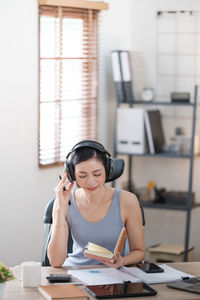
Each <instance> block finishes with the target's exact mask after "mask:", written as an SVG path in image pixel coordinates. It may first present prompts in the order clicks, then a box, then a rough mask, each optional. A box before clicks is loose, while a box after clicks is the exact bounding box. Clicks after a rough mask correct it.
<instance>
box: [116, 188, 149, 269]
mask: <svg viewBox="0 0 200 300" xmlns="http://www.w3.org/2000/svg"><path fill="white" fill-rule="evenodd" d="M120 202H121V213H122V218H123V216H124V218H125V227H126V230H127V235H128V241H129V247H130V252H129V254H127V255H126V256H124V257H123V265H130V264H136V263H138V262H140V261H142V260H143V259H144V257H145V243H144V230H143V222H142V212H141V208H140V204H139V201H138V199H137V197H136V196H135V195H134V194H132V193H129V192H127V191H122V192H121V201H120Z"/></svg>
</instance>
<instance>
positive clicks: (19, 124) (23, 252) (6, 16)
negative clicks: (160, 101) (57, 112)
mask: <svg viewBox="0 0 200 300" xmlns="http://www.w3.org/2000/svg"><path fill="white" fill-rule="evenodd" d="M108 2H109V3H110V9H109V11H108V12H105V13H104V19H105V23H104V29H105V30H104V36H103V37H102V40H103V48H102V49H103V57H104V65H105V70H104V75H105V77H104V80H103V82H104V83H105V87H104V90H105V92H104V95H105V97H104V98H102V99H101V101H102V103H101V104H100V108H101V109H100V111H101V120H100V122H102V124H106V126H105V125H104V126H102V127H101V132H100V138H101V140H104V141H105V142H106V141H107V146H108V149H109V150H110V151H112V149H113V132H114V131H113V129H114V116H115V115H114V111H115V105H116V100H115V94H114V89H113V83H112V79H111V66H110V57H109V55H110V51H111V50H113V49H128V50H134V51H143V52H144V56H145V62H146V65H147V70H148V78H149V82H150V83H151V84H152V85H153V84H154V82H155V53H154V51H155V11H156V10H157V9H161V8H162V9H199V10H200V3H199V1H198V0H190V1H187V0H185V1H178V0H171V1H169V0H168V1H166V0H163V1H161V0H151V1H149V0H123V1H120V0H110V1H108ZM37 22H38V20H37V1H36V0H29V1H27V0H10V1H9V0H8V1H0V28H1V29H0V31H1V35H0V36H1V47H0V82H1V84H0V104H1V105H0V107H1V109H0V124H1V126H0V141H1V148H0V149H1V152H0V153H1V155H0V182H1V198H0V260H2V261H3V262H4V263H6V264H8V265H10V266H12V265H15V264H18V263H21V262H22V261H25V260H40V259H41V252H42V235H43V223H42V217H43V212H44V208H45V205H46V203H47V202H48V201H49V200H50V199H51V198H53V197H54V190H53V189H54V186H55V185H56V183H57V181H58V178H57V177H58V174H59V172H60V171H61V170H60V168H50V169H39V168H38V166H37V121H38V120H37V118H38V113H37V111H38V92H37V90H38V68H37V64H38V56H37V55H38V54H37V49H38V39H37V30H38V25H37ZM106 108H107V115H106V114H105V110H106ZM105 118H106V119H105ZM142 164H143V162H141V166H142V167H141V166H139V167H138V169H139V170H138V169H137V171H138V172H137V174H138V176H139V178H141V177H142V176H143V174H144V173H145V167H144V164H143V165H142ZM157 169H158V170H160V166H158V168H157ZM165 179H166V183H168V180H169V179H168V178H165ZM181 179H182V175H181V174H180V180H181ZM196 182H197V179H196ZM195 185H196V188H199V187H198V185H197V183H195ZM150 213H151V212H150V210H149V211H148V212H147V218H148V223H149V226H148V227H146V228H145V231H146V232H145V234H146V239H147V242H148V243H150V242H151V241H154V240H155V239H156V237H157V234H158V233H157V232H156V234H153V233H152V232H151V228H154V227H156V226H157V227H158V224H159V222H160V219H159V220H158V222H157V218H155V217H154V215H153V218H152V217H151V216H150V217H149V214H150ZM153 213H154V212H152V214H153ZM162 214H163V212H161V213H160V218H161V220H162ZM164 215H166V212H164ZM169 216H171V214H170V215H168V217H169ZM197 217H198V216H196V219H195V220H196V223H195V224H194V226H193V228H192V230H193V232H195V233H196V228H198V218H197ZM152 219H154V221H155V224H154V223H152ZM175 219H176V218H175ZM167 221H168V220H167ZM168 222H169V221H168ZM170 223H173V222H172V220H171V219H170ZM173 224H174V226H176V220H174V223H173ZM150 226H151V227H150ZM183 226H184V219H183V218H181V219H180V230H181V227H183ZM163 232H164V233H163V237H164V236H165V235H167V238H169V239H170V236H169V234H168V233H169V231H168V229H167V228H163ZM177 235H179V232H178V233H177ZM199 248H200V246H199V244H198V250H199Z"/></svg>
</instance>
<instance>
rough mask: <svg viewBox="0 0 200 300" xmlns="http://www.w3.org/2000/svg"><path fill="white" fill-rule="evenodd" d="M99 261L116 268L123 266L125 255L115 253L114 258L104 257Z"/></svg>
mask: <svg viewBox="0 0 200 300" xmlns="http://www.w3.org/2000/svg"><path fill="white" fill-rule="evenodd" d="M99 261H100V262H102V263H103V264H105V265H107V266H109V267H111V268H115V269H118V268H120V267H122V266H123V257H122V256H121V255H120V253H117V254H115V255H114V257H113V259H112V260H110V261H107V260H104V259H103V258H102V259H100V260H99Z"/></svg>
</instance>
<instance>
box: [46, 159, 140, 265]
mask: <svg viewBox="0 0 200 300" xmlns="http://www.w3.org/2000/svg"><path fill="white" fill-rule="evenodd" d="M113 163H114V173H113V176H112V178H111V179H110V180H109V181H110V182H111V181H114V180H115V179H117V178H118V177H120V176H121V175H122V173H123V171H124V160H123V159H121V158H113ZM54 201H55V199H53V200H51V201H50V202H49V203H47V205H46V208H45V213H44V219H43V222H44V226H45V229H44V241H43V254H42V265H43V266H50V263H49V259H48V256H47V247H48V244H49V241H50V237H51V232H50V229H51V224H52V210H53V204H54ZM140 207H141V211H142V219H143V226H144V225H145V219H144V210H143V207H142V206H141V204H140ZM72 247H73V241H72V236H71V232H70V230H69V238H68V253H72Z"/></svg>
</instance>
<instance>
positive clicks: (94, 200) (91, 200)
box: [81, 186, 107, 205]
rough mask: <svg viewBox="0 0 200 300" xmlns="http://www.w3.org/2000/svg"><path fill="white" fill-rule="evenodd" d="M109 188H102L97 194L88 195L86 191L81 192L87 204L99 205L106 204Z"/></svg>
mask: <svg viewBox="0 0 200 300" xmlns="http://www.w3.org/2000/svg"><path fill="white" fill-rule="evenodd" d="M106 193H107V188H106V186H102V188H101V189H100V190H99V191H98V192H96V193H88V192H87V191H85V190H84V189H82V191H81V197H82V200H83V201H84V202H85V204H89V205H91V204H99V203H102V202H104V200H105V199H106Z"/></svg>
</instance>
